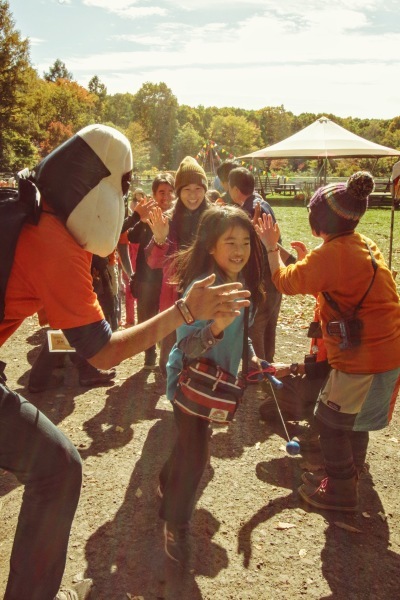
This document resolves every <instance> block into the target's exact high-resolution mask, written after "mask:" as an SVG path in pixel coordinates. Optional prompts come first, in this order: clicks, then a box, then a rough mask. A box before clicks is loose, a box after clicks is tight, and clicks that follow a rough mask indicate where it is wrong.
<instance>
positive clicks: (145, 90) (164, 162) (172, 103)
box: [133, 82, 178, 169]
mask: <svg viewBox="0 0 400 600" xmlns="http://www.w3.org/2000/svg"><path fill="white" fill-rule="evenodd" d="M133 110H134V120H135V121H138V122H139V123H140V124H141V125H142V127H143V129H144V131H145V132H146V135H147V138H148V140H149V141H150V144H151V149H150V158H151V161H152V164H153V165H157V166H158V167H159V168H161V169H166V168H170V167H171V165H172V143H173V140H174V137H175V135H176V132H177V128H178V122H177V111H178V101H177V99H176V97H175V96H174V95H173V93H172V92H171V90H170V89H169V87H168V86H167V85H166V84H165V83H149V82H148V83H145V84H143V85H142V87H141V88H140V90H139V91H138V92H137V93H136V94H135V96H134V100H133Z"/></svg>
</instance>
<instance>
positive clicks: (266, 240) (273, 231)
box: [254, 213, 281, 250]
mask: <svg viewBox="0 0 400 600" xmlns="http://www.w3.org/2000/svg"><path fill="white" fill-rule="evenodd" d="M254 229H255V230H256V232H257V235H258V237H259V238H260V240H261V241H262V243H263V244H264V246H265V248H266V249H267V250H274V249H275V248H276V246H277V244H278V241H279V238H280V236H281V233H280V231H279V225H278V223H274V222H273V220H272V216H271V215H266V214H265V213H264V214H263V215H262V218H261V219H258V222H257V223H255V225H254Z"/></svg>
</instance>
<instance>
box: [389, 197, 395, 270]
mask: <svg viewBox="0 0 400 600" xmlns="http://www.w3.org/2000/svg"><path fill="white" fill-rule="evenodd" d="M394 203H395V198H394V194H393V198H392V208H391V215H390V238H389V271H391V270H392V251H393V228H394Z"/></svg>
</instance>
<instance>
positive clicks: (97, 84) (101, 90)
mask: <svg viewBox="0 0 400 600" xmlns="http://www.w3.org/2000/svg"><path fill="white" fill-rule="evenodd" d="M88 90H89V92H90V93H91V94H92V95H93V96H95V98H96V100H95V106H94V117H95V120H96V121H102V119H103V110H104V103H105V100H106V98H107V88H106V86H105V85H104V83H102V82H101V81H100V79H99V78H98V77H97V75H94V76H93V77H92V79H91V80H90V81H89V84H88Z"/></svg>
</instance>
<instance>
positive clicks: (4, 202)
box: [0, 177, 40, 322]
mask: <svg viewBox="0 0 400 600" xmlns="http://www.w3.org/2000/svg"><path fill="white" fill-rule="evenodd" d="M39 217H40V194H39V190H38V189H37V187H36V186H35V184H34V183H33V181H31V180H30V179H25V178H23V177H21V178H19V180H18V189H15V188H7V187H5V188H0V322H1V321H3V319H4V313H5V297H6V289H7V283H8V279H9V276H10V273H11V268H12V265H13V262H14V255H15V249H16V247H17V242H18V237H19V234H20V232H21V229H22V227H23V225H24V223H32V224H34V225H37V223H38V222H39Z"/></svg>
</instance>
